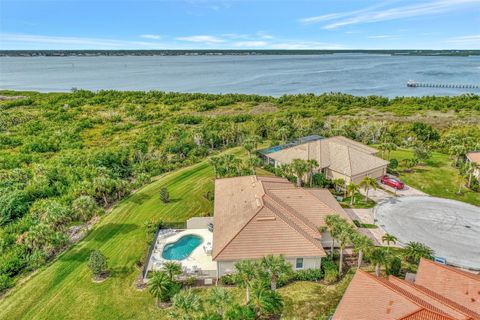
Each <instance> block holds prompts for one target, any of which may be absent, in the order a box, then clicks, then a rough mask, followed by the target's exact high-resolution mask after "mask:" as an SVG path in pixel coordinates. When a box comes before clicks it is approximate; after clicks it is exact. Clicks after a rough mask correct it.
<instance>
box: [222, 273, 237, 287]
mask: <svg viewBox="0 0 480 320" xmlns="http://www.w3.org/2000/svg"><path fill="white" fill-rule="evenodd" d="M220 283H221V284H223V285H225V286H233V285H235V284H236V282H235V277H234V275H233V274H226V275H223V276H221V277H220Z"/></svg>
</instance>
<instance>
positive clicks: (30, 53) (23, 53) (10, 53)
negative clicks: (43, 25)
mask: <svg viewBox="0 0 480 320" xmlns="http://www.w3.org/2000/svg"><path fill="white" fill-rule="evenodd" d="M324 54H383V55H392V56H478V55H480V50H268V49H264V50H258V49H255V50H0V57H34V56H45V57H63V56H85V57H88V56H187V55H188V56H206V55H211V56H226V55H324Z"/></svg>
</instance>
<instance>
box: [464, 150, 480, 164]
mask: <svg viewBox="0 0 480 320" xmlns="http://www.w3.org/2000/svg"><path fill="white" fill-rule="evenodd" d="M467 158H468V159H469V160H470V161H472V162H475V163H477V164H480V151H472V152H469V153H467Z"/></svg>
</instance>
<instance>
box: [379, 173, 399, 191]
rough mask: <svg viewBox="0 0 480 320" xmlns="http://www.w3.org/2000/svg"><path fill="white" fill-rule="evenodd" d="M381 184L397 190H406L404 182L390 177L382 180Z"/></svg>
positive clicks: (384, 177)
mask: <svg viewBox="0 0 480 320" xmlns="http://www.w3.org/2000/svg"><path fill="white" fill-rule="evenodd" d="M380 183H381V184H386V185H387V186H390V187H392V188H395V189H397V190H402V189H403V188H405V184H403V182H402V181H400V180H398V179H397V178H393V177H389V176H383V177H382V179H380Z"/></svg>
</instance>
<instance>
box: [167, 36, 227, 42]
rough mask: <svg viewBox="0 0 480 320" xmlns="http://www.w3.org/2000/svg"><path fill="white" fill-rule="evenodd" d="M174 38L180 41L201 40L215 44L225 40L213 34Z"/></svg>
mask: <svg viewBox="0 0 480 320" xmlns="http://www.w3.org/2000/svg"><path fill="white" fill-rule="evenodd" d="M176 39H177V40H180V41H189V42H203V43H207V44H217V43H222V42H225V40H224V39H222V38H218V37H215V36H209V35H196V36H188V37H177V38H176Z"/></svg>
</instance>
